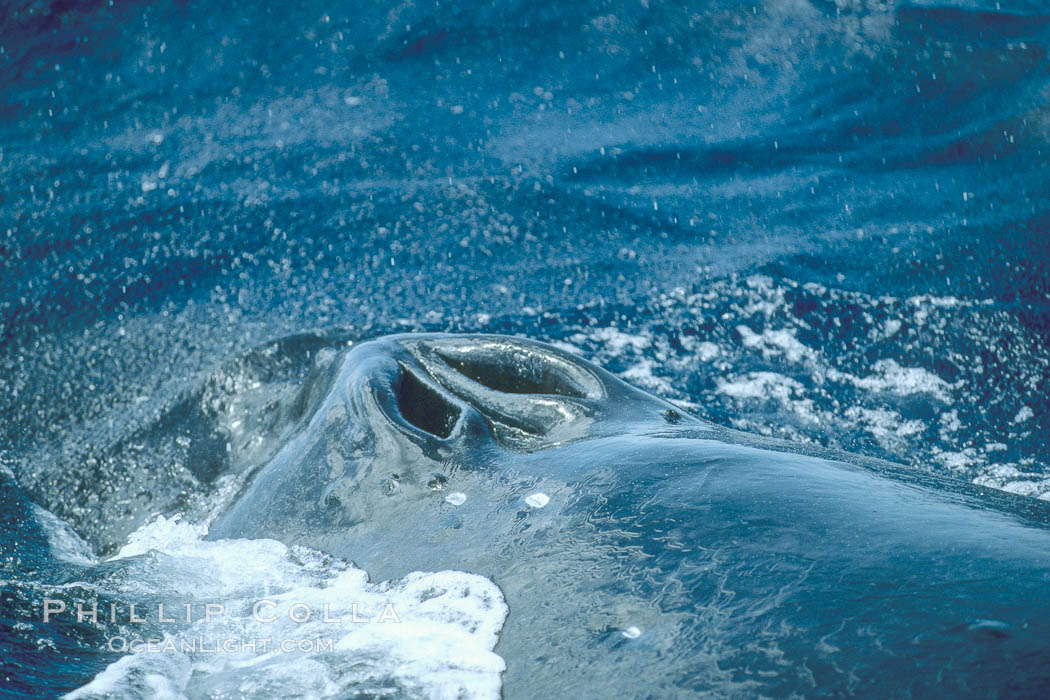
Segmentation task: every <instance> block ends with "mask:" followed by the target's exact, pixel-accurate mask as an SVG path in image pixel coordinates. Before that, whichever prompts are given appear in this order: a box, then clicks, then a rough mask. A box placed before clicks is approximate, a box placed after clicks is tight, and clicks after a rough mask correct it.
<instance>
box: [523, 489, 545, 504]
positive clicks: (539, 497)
mask: <svg viewBox="0 0 1050 700" xmlns="http://www.w3.org/2000/svg"><path fill="white" fill-rule="evenodd" d="M550 502H551V497H550V496H548V495H547V494H545V493H543V492H542V491H541V492H537V493H534V494H532V495H531V496H526V497H525V503H527V504H529V505H530V506H532V507H533V508H542V507H543V506H545V505H547V504H548V503H550Z"/></svg>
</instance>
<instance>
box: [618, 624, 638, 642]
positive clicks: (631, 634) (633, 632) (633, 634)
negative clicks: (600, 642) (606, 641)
mask: <svg viewBox="0 0 1050 700" xmlns="http://www.w3.org/2000/svg"><path fill="white" fill-rule="evenodd" d="M620 634H622V635H623V636H625V637H627V638H628V639H638V638H639V637H641V636H642V631H641V630H640V629H638V628H637V627H635V626H634V625H631V626H630V627H628V628H627V629H624V630H621V631H620Z"/></svg>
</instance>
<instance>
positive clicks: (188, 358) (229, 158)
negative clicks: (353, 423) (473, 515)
mask: <svg viewBox="0 0 1050 700" xmlns="http://www.w3.org/2000/svg"><path fill="white" fill-rule="evenodd" d="M1048 48H1050V10H1047V8H1046V7H1045V6H1044V5H1043V3H1039V2H1034V1H1030V2H1024V1H1021V0H1017V1H1015V2H1011V1H1008V0H1000V1H999V2H978V1H976V0H965V1H964V0H959V1H958V2H939V3H933V2H910V3H905V2H893V1H889V2H876V1H875V0H871V1H865V0H833V1H832V0H776V1H774V0H770V1H768V2H750V3H738V2H720V1H717V0H716V1H714V2H706V3H682V2H666V3H664V2H657V0H634V1H628V0H609V1H587V2H575V3H537V2H531V1H530V2H526V1H524V0H522V1H520V2H518V1H514V0H499V1H498V2H495V3H488V4H479V3H475V2H457V1H454V0H452V1H449V0H443V1H441V2H435V1H434V0H428V1H425V2H404V3H400V4H398V3H342V4H341V3H337V2H312V1H309V0H308V1H306V2H301V3H290V4H285V5H283V6H280V7H278V6H274V7H269V8H268V7H263V6H262V4H260V3H251V2H239V3H233V2H228V3H194V2H184V1H172V2H120V1H118V2H108V1H107V0H99V1H97V2H96V1H77V0H13V1H12V2H8V3H6V4H5V5H4V7H3V8H0V469H2V475H0V476H2V491H0V500H2V503H3V506H2V508H0V518H3V519H4V521H5V524H4V527H3V528H2V529H0V538H3V553H4V557H3V560H2V562H0V571H2V574H0V576H2V578H3V588H2V591H0V616H2V620H0V647H2V648H3V649H4V650H5V651H4V653H3V654H2V655H0V687H2V688H3V692H4V693H6V694H8V695H11V696H15V697H22V696H24V697H48V696H53V695H55V694H58V693H62V692H68V691H74V690H75V691H76V694H75V695H74V697H91V696H92V694H97V693H105V692H112V693H117V694H121V695H122V696H124V697H139V696H141V695H148V694H150V693H153V694H155V695H160V696H163V695H164V694H165V693H167V694H169V695H174V696H176V697H177V694H178V693H182V694H186V695H188V696H191V697H203V696H211V697H219V696H223V694H226V695H235V696H236V695H238V694H247V695H251V694H255V695H257V696H260V697H265V696H269V695H274V694H290V693H291V692H292V690H294V689H296V688H298V689H299V691H298V692H301V693H302V694H304V695H311V694H312V695H315V696H316V695H325V694H328V695H341V694H342V695H346V694H352V693H356V694H358V695H360V696H362V697H370V696H382V695H383V694H384V693H386V694H397V693H402V694H406V695H414V696H438V697H458V696H459V695H460V694H465V695H468V696H472V697H494V696H496V695H498V693H499V689H500V681H499V674H500V671H501V670H502V668H503V663H504V661H503V660H502V659H500V657H499V656H498V655H496V654H495V653H494V652H493V649H494V647H495V644H496V641H497V639H498V635H499V631H500V628H501V625H502V623H503V620H504V617H505V615H506V606H505V604H504V602H503V600H502V597H501V594H500V592H499V590H498V588H496V587H495V585H494V584H493V583H492V582H490V581H487V580H485V579H483V578H480V577H478V576H476V575H474V574H468V573H465V572H452V571H450V572H419V573H418V574H413V575H412V576H411V577H408V578H406V579H404V580H400V581H391V582H378V581H371V580H369V579H368V577H367V572H365V571H362V570H361V569H358V568H356V567H354V566H352V565H351V564H349V563H347V562H341V561H337V560H332V559H331V558H326V557H325V555H323V554H321V553H319V552H314V551H306V550H299V549H294V548H288V547H285V546H284V545H280V544H278V543H277V542H275V541H270V540H243V541H231V542H226V543H216V542H205V541H202V540H201V539H200V538H201V535H202V534H203V532H204V531H205V530H206V526H207V523H208V522H209V521H210V518H211V517H213V515H214V514H215V512H216V511H217V510H219V509H221V508H222V506H223V504H224V503H225V502H226V500H228V498H229V495H230V494H231V493H232V492H233V491H234V490H235V489H236V487H237V485H238V484H240V483H242V481H243V479H245V478H246V477H247V475H248V474H250V473H251V469H252V467H253V466H255V465H258V464H259V463H260V461H261V460H263V459H265V457H266V456H267V455H270V454H272V453H273V451H274V450H275V449H276V446H277V445H279V444H280V443H281V441H282V439H283V438H285V437H287V435H288V432H287V431H288V430H289V427H288V425H289V420H288V419H287V417H286V416H280V415H279V416H278V417H277V418H274V412H273V411H271V410H269V409H272V408H273V407H279V406H282V405H284V404H285V403H286V399H287V398H288V397H289V396H292V395H293V394H294V391H295V389H296V387H297V386H298V385H299V383H300V382H301V381H302V380H303V378H304V377H305V375H306V374H307V372H308V371H309V369H310V367H311V366H313V363H314V362H315V360H316V359H317V357H318V356H321V355H323V354H324V353H326V352H329V351H330V350H331V349H334V348H339V347H343V346H345V344H346V343H348V342H350V341H357V340H361V339H366V338H370V337H374V336H377V335H382V334H386V333H391V332H405V331H413V330H440V331H483V332H498V333H512V334H521V335H525V336H529V337H533V338H538V339H543V340H547V341H550V342H553V343H554V344H556V345H558V346H559V347H563V348H566V349H570V350H572V351H574V352H578V353H579V354H581V355H583V356H584V357H587V358H589V359H591V360H593V361H595V362H597V363H598V364H600V365H602V366H604V367H606V368H608V369H610V370H611V371H613V372H615V373H617V374H618V375H620V376H621V377H623V378H624V379H625V380H627V381H629V382H631V383H633V384H635V385H637V386H640V387H642V388H644V389H646V390H648V391H651V392H652V393H655V394H657V395H660V396H663V397H665V398H668V399H670V400H672V401H675V402H676V403H678V404H679V405H681V406H682V407H683V408H684V409H685V410H687V411H689V412H691V413H694V414H695V415H698V416H700V417H702V418H706V419H708V420H711V421H713V422H716V423H720V424H724V425H729V426H732V427H735V428H740V429H742V430H746V431H751V432H756V433H761V434H765V435H770V436H775V437H782V438H788V439H791V440H795V441H802V442H809V443H815V444H819V445H823V446H826V447H830V448H837V449H845V450H849V451H852V452H857V453H861V454H865V455H869V456H874V457H879V458H885V459H889V460H891V461H895V462H899V463H903V464H905V465H907V466H908V467H910V468H914V469H916V470H928V471H933V472H937V473H942V474H947V475H950V476H952V477H953V478H957V479H960V480H965V481H971V482H974V483H977V484H979V485H982V486H987V487H992V488H997V489H1005V490H1007V491H1012V492H1014V493H1016V494H1019V495H1021V496H1024V497H1028V498H1033V499H1040V498H1042V499H1044V500H1045V499H1050V472H1048V471H1047V465H1048V463H1050V452H1048V448H1047V442H1046V439H1045V436H1046V435H1047V434H1048V431H1050V398H1048V397H1050V343H1048V340H1050V338H1048V335H1050V106H1048V102H1050V60H1048V53H1047V52H1048ZM278 413H279V412H278ZM252 566H254V567H259V569H258V571H259V572H260V573H259V575H258V576H256V577H248V578H251V583H247V582H246V577H245V576H244V571H245V567H252ZM202 572H203V573H202ZM264 574H265V575H264ZM256 585H262V586H263V587H264V590H262V591H260V590H256V589H255V588H253V586H256ZM165 586H170V587H172V588H170V589H169V588H165ZM464 591H469V593H465V594H463V592H464ZM188 592H192V593H193V595H194V596H196V597H195V598H194V600H196V601H199V602H200V603H201V605H203V604H205V603H206V602H207V601H208V600H211V599H213V598H221V599H225V600H229V601H242V602H243V601H248V600H254V599H256V598H257V597H258V596H259V595H268V596H271V597H275V599H276V598H279V597H280V596H284V598H281V600H283V601H292V600H297V599H299V598H302V597H304V596H305V597H308V598H309V599H310V601H311V604H313V605H315V607H320V606H323V604H324V603H325V602H331V603H333V604H335V603H336V602H337V601H345V600H346V599H348V598H353V599H354V600H357V601H359V602H361V604H362V606H364V607H367V606H371V607H370V608H369V611H370V612H371V613H372V615H371V617H373V618H376V617H378V615H377V614H375V613H376V610H379V612H380V613H381V612H382V610H381V609H382V606H383V605H384V604H385V601H389V600H396V601H397V602H398V610H399V611H402V610H403V611H406V615H407V617H409V618H411V619H409V620H408V622H410V623H411V624H413V625H415V627H412V629H413V630H414V632H413V634H411V635H408V634H406V633H404V630H405V629H407V628H405V627H396V628H394V627H382V626H381V625H379V624H376V625H374V626H372V627H367V626H365V627H353V626H352V624H353V623H346V624H349V625H351V627H348V628H346V629H342V628H340V629H341V630H342V631H341V632H340V633H339V634H336V635H335V637H336V638H337V641H336V644H335V647H336V648H334V649H332V650H331V651H323V652H318V653H312V654H307V655H306V657H307V659H308V660H307V661H303V658H304V657H302V656H301V655H300V656H297V657H296V659H297V661H296V663H305V664H307V665H308V669H307V670H303V669H304V668H305V667H299V666H293V665H292V662H290V661H288V660H287V659H284V658H282V657H281V656H280V655H277V656H267V655H266V654H265V653H259V652H258V650H255V651H243V650H242V651H241V652H239V653H238V654H235V655H232V656H230V657H229V658H226V657H223V658H224V659H225V660H222V661H219V660H217V659H216V658H215V657H214V656H211V657H209V656H206V655H205V654H202V653H199V652H187V653H180V654H177V655H175V656H172V655H165V656H163V657H161V658H163V659H164V665H162V666H161V667H157V668H154V667H152V666H150V665H149V664H153V663H158V662H157V657H155V656H153V657H150V658H146V657H142V656H135V655H127V654H125V653H121V652H117V651H110V650H109V649H107V645H106V640H107V638H108V637H109V636H111V635H110V634H109V633H112V632H113V631H114V629H113V628H107V629H100V628H99V627H98V626H92V625H88V624H81V623H77V622H75V620H70V619H68V617H67V618H63V619H64V620H65V621H64V622H61V623H59V624H58V625H57V626H56V624H55V623H54V622H52V623H51V624H50V625H43V624H42V622H41V620H40V615H39V613H40V610H39V605H40V600H41V597H47V596H52V595H54V596H59V595H60V593H61V595H64V596H66V599H67V600H73V598H70V597H69V596H74V597H76V596H80V597H82V598H83V599H84V600H85V601H88V600H101V601H105V602H106V603H107V604H108V603H109V602H112V603H114V604H119V605H127V604H129V603H130V602H134V601H140V602H141V603H142V604H143V605H148V604H151V603H152V602H154V601H156V600H158V599H163V598H164V596H165V595H168V596H169V597H170V596H175V595H179V596H185V595H188ZM461 594H462V595H461ZM231 605H232V603H231ZM289 605H290V603H289ZM342 612H343V613H346V611H345V610H343V611H342ZM343 617H344V618H345V617H346V615H344V616H343ZM228 622H229V624H231V625H235V626H236V625H240V626H241V627H239V628H238V629H239V630H240V631H239V632H238V633H239V634H240V633H241V632H243V631H244V630H246V629H248V628H249V627H250V626H251V624H252V619H251V617H250V615H248V614H247V613H246V611H245V610H243V609H241V610H239V611H238V612H237V615H236V616H235V619H231V620H228ZM319 624H323V623H319ZM227 631H228V630H227ZM160 632H163V633H164V634H168V635H170V636H171V638H172V639H174V640H176V641H180V640H184V639H192V638H194V636H195V635H196V636H197V637H200V635H201V634H203V632H202V631H201V628H194V626H193V622H192V621H191V622H187V623H186V624H185V625H182V624H180V625H176V626H175V627H173V628H171V629H165V630H160V631H158V633H160ZM209 633H214V634H218V632H217V631H214V630H211V632H209ZM399 635H403V636H399ZM450 639H456V640H458V641H457V642H456V645H457V646H456V648H462V649H469V650H470V653H466V652H464V653H463V654H462V655H459V656H457V655H456V654H452V653H451V652H450V651H449V650H450V649H451V648H452V646H453V645H452V644H451V643H450V642H449V641H448V640H450ZM143 659H145V660H143ZM361 659H367V662H361V661H360V660H361ZM99 674H101V675H99ZM304 678H306V679H308V681H309V685H304ZM76 689H79V690H76Z"/></svg>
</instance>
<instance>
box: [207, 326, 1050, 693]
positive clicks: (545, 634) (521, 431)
mask: <svg viewBox="0 0 1050 700" xmlns="http://www.w3.org/2000/svg"><path fill="white" fill-rule="evenodd" d="M340 352H341V354H340V355H339V356H338V357H336V358H335V359H334V361H332V362H331V363H329V364H328V365H327V366H326V367H327V369H324V370H318V371H317V372H315V374H314V376H312V377H311V378H310V379H309V381H307V382H306V383H305V384H304V386H303V388H302V394H301V396H300V397H299V399H298V400H299V401H300V402H301V405H302V406H303V407H305V408H304V410H303V418H302V420H301V422H300V425H299V426H298V428H297V429H296V431H295V433H294V434H293V435H292V436H291V437H290V438H289V439H288V440H287V441H286V442H285V443H284V444H283V445H282V446H281V448H280V449H279V450H277V451H276V452H275V453H274V454H273V455H272V456H271V457H270V458H269V459H268V460H267V461H266V463H265V464H263V465H261V466H260V467H258V469H257V471H256V472H255V473H254V474H253V475H252V476H251V478H250V480H248V481H247V482H246V484H245V486H244V487H243V489H242V491H241V492H240V494H239V495H238V496H237V497H236V499H235V500H234V501H233V503H232V505H231V506H230V508H229V509H228V510H227V511H226V512H225V513H224V514H223V515H222V516H221V517H220V518H219V519H218V520H217V521H216V522H215V523H213V526H212V528H211V531H210V533H209V537H210V538H213V539H218V538H231V537H268V538H274V539H278V540H282V541H284V542H285V543H288V544H302V545H306V546H309V547H312V548H315V549H318V550H321V551H324V552H328V553H331V554H333V555H336V556H339V557H344V558H346V559H348V560H352V561H353V562H355V563H356V564H358V565H360V566H362V567H363V568H365V569H366V570H367V571H369V572H370V573H371V574H372V576H373V577H379V578H395V577H399V576H403V575H405V574H407V573H408V572H411V571H416V570H427V571H435V570H441V569H460V570H466V571H470V572H474V573H478V574H482V575H485V576H487V577H489V578H491V579H492V580H493V581H495V582H496V583H497V584H498V585H499V586H500V588H501V589H502V590H503V592H504V594H505V596H506V600H507V603H508V606H509V608H510V613H509V616H508V618H507V622H506V625H505V627H504V630H503V634H502V636H501V639H500V642H499V645H498V646H497V648H496V651H497V652H498V653H500V654H501V655H502V656H503V657H504V659H505V660H506V664H507V670H506V672H505V674H504V693H505V695H506V697H508V698H513V697H542V696H544V695H552V696H554V697H675V696H686V695H691V694H694V693H707V694H717V695H737V694H747V695H756V694H757V695H778V696H779V695H790V694H805V695H825V694H827V695H844V694H852V693H878V694H880V695H885V696H889V695H893V696H899V695H925V694H930V693H937V694H947V693H962V694H971V695H976V694H981V695H987V694H1007V695H1021V696H1023V695H1036V694H1038V693H1039V692H1040V690H1041V689H1042V690H1045V689H1046V688H1047V687H1050V641H1048V640H1050V612H1048V611H1050V509H1048V505H1050V504H1046V503H1044V502H1040V501H1035V500H1033V499H1023V498H1020V497H1017V496H1014V495H1012V494H1007V493H1002V492H996V491H992V490H988V489H981V488H978V487H975V486H972V485H969V484H965V483H961V482H957V481H953V480H951V479H948V478H944V477H940V476H936V475H932V474H928V473H923V472H919V471H916V470H911V469H907V468H904V467H901V466H897V465H893V464H889V463H886V462H881V461H878V460H874V459H866V458H862V457H858V456H854V455H845V454H837V453H830V452H826V451H822V450H818V449H815V448H807V447H804V446H798V445H792V444H789V443H783V442H779V441H775V440H771V439H766V438H761V437H757V436H751V435H747V434H743V433H740V432H737V431H733V430H730V429H727V428H724V427H721V426H717V425H714V424H711V423H708V422H706V421H703V420H701V419H699V418H696V417H693V416H691V415H688V414H687V413H686V412H684V411H682V410H681V409H680V408H678V407H676V406H675V405H673V404H671V403H669V402H667V401H665V400H662V399H660V398H657V397H655V396H652V395H650V394H647V393H645V392H643V391H641V390H639V389H637V388H634V387H632V386H630V385H628V384H626V383H625V382H623V381H621V380H620V379H618V378H617V377H615V376H613V375H612V374H610V373H609V372H607V371H605V370H603V369H601V368H599V367H597V366H595V365H593V364H591V363H589V362H587V361H585V360H583V359H581V358H579V357H576V356H574V355H572V354H570V353H568V352H565V351H563V350H561V349H559V348H556V347H553V346H551V345H547V344H544V343H540V342H535V341H530V340H525V339H521V338H516V337H503V336H493V335H447V334H418V335H397V336H389V337H386V338H380V339H377V340H372V341H367V342H363V343H360V344H356V345H353V346H351V347H349V348H347V349H346V350H343V351H340Z"/></svg>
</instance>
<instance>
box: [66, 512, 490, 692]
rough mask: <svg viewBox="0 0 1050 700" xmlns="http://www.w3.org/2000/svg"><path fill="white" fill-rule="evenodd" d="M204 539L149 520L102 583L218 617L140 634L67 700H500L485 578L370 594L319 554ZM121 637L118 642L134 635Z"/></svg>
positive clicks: (421, 576)
mask: <svg viewBox="0 0 1050 700" xmlns="http://www.w3.org/2000/svg"><path fill="white" fill-rule="evenodd" d="M203 534H204V532H203V528H202V527H201V526H198V525H192V524H188V523H183V522H180V521H179V520H178V519H167V518H163V517H161V518H158V519H157V520H155V521H154V522H152V523H150V524H149V525H146V526H144V527H143V528H141V529H140V530H139V531H138V532H136V533H135V534H134V535H132V536H131V537H130V538H129V540H128V543H127V545H125V547H124V548H122V549H121V551H120V553H119V554H118V555H117V556H115V557H113V559H112V560H111V562H110V563H111V565H119V564H123V565H124V566H125V569H124V571H123V574H122V575H120V576H116V577H111V578H109V579H107V581H108V582H109V583H104V584H103V585H104V587H107V590H109V591H110V593H111V594H113V595H114V596H118V597H120V598H124V599H128V600H135V599H140V600H141V599H142V597H144V596H148V597H149V600H159V601H161V602H167V603H169V604H170V605H169V607H168V609H169V610H173V611H174V610H178V611H181V610H183V609H184V606H185V605H186V604H187V603H190V604H193V605H194V606H198V607H200V608H201V609H203V605H204V604H205V603H222V605H223V606H224V610H223V612H222V613H221V614H217V615H215V616H213V617H212V619H210V620H207V619H205V617H204V615H203V614H201V613H198V614H197V615H196V616H195V617H194V619H192V620H190V621H189V622H184V621H183V620H182V619H181V617H182V613H181V612H180V613H179V614H178V615H177V618H178V622H179V623H180V624H177V625H171V626H160V627H159V628H158V627H157V626H154V627H151V628H143V630H142V631H141V634H142V635H143V636H142V639H146V638H147V637H146V635H147V634H148V635H149V638H153V639H156V640H157V642H156V643H155V645H154V646H153V649H152V650H151V649H150V648H149V647H148V646H147V647H145V648H140V649H139V650H138V652H137V653H130V654H128V655H126V656H124V657H122V658H121V659H119V660H118V661H116V662H115V663H113V664H111V665H110V666H109V667H108V668H106V669H105V670H104V671H103V672H102V673H100V674H98V675H97V676H96V677H95V678H94V680H92V681H91V682H90V683H88V684H87V685H85V686H83V687H82V688H80V689H78V690H76V691H74V692H72V693H70V694H69V696H68V697H69V698H97V697H107V698H114V697H115V698H133V697H143V696H148V697H164V698H183V697H218V696H236V697H259V698H269V697H345V696H347V695H352V694H355V693H359V692H360V693H363V694H365V695H369V696H370V695H371V694H378V695H384V696H385V695H397V696H407V697H426V698H498V697H499V694H500V674H501V673H502V671H503V669H504V663H503V659H501V658H500V657H499V656H498V655H496V654H495V653H494V652H493V651H492V649H493V648H494V647H495V645H496V642H497V640H498V637H499V632H500V629H501V628H502V625H503V621H504V619H505V617H506V614H507V606H506V604H505V602H504V600H503V595H502V593H501V592H500V590H499V588H498V587H496V585H495V584H494V583H492V582H491V581H490V580H488V579H486V578H484V577H481V576H477V575H474V574H468V573H463V572H458V571H440V572H436V573H421V572H416V573H411V574H409V575H407V576H405V577H404V578H403V579H401V580H398V581H391V582H382V583H372V582H370V581H369V580H368V576H367V574H366V573H365V572H364V571H362V570H361V569H358V568H355V567H354V566H352V565H350V564H348V563H346V562H343V561H341V560H337V559H333V558H332V557H329V556H327V555H324V554H322V553H320V552H316V551H313V550H309V549H306V548H302V547H287V546H285V545H284V544H281V543H279V542H276V541H274V540H219V541H205V540H203V539H202V536H203ZM130 627H131V633H130V635H125V634H124V632H123V631H122V632H121V635H122V637H123V641H125V642H128V643H129V644H130V642H131V641H133V640H134V639H135V634H136V633H139V631H138V630H136V629H135V628H134V625H132V626H130ZM147 630H148V631H147ZM228 640H233V641H228ZM262 640H270V641H269V642H268V643H266V644H263V643H262ZM253 641H254V643H252V642H253ZM112 643H113V642H112V640H111V644H112ZM121 643H123V642H122V641H120V640H118V641H117V642H116V644H117V646H118V647H119V646H120V644H121ZM224 645H226V647H227V649H224ZM215 649H218V650H219V651H218V652H216V651H214V650H215Z"/></svg>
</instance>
